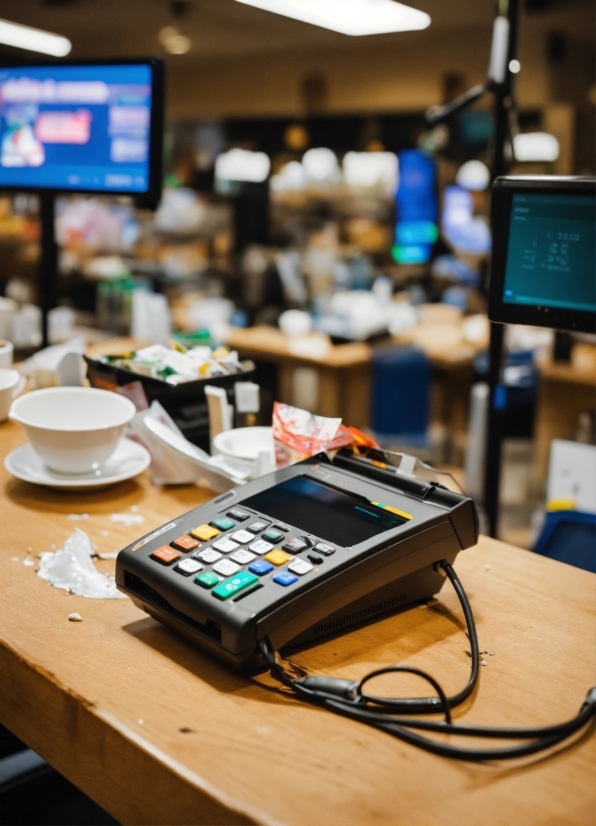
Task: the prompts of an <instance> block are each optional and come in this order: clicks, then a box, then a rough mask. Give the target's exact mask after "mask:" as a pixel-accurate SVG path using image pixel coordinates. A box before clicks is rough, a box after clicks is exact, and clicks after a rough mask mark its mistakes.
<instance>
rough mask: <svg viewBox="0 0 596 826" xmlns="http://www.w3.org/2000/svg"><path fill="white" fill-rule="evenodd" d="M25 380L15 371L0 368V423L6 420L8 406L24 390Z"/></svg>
mask: <svg viewBox="0 0 596 826" xmlns="http://www.w3.org/2000/svg"><path fill="white" fill-rule="evenodd" d="M26 384H27V379H26V378H25V376H21V374H20V373H19V372H17V371H16V370H7V369H6V368H5V367H0V422H5V421H6V420H7V419H8V411H9V410H10V405H11V404H12V403H13V401H14V400H15V399H16V397H17V396H18V395H19V393H22V392H23V390H24V389H25V385H26Z"/></svg>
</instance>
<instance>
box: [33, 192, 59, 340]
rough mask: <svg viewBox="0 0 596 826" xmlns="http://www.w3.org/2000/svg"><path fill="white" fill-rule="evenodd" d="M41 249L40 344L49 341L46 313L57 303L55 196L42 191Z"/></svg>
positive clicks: (39, 294) (38, 287)
mask: <svg viewBox="0 0 596 826" xmlns="http://www.w3.org/2000/svg"><path fill="white" fill-rule="evenodd" d="M39 220H40V224H41V251H40V256H39V270H38V274H37V295H38V301H39V305H40V307H41V338H42V346H43V347H47V346H48V344H49V343H50V340H49V335H48V333H49V330H48V313H49V311H50V310H51V309H53V308H54V307H55V306H56V305H57V303H58V245H57V244H56V228H55V223H56V215H55V196H54V195H53V194H52V193H49V192H42V193H41V194H40V196H39Z"/></svg>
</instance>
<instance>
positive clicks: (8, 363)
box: [0, 340, 14, 418]
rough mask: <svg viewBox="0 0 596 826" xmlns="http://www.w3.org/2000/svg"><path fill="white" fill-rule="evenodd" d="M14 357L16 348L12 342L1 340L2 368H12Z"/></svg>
mask: <svg viewBox="0 0 596 826" xmlns="http://www.w3.org/2000/svg"><path fill="white" fill-rule="evenodd" d="M13 356H14V347H13V346H12V342H11V341H2V340H0V367H5V368H6V367H12V359H13ZM5 418H6V417H5Z"/></svg>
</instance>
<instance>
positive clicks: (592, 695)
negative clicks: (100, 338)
mask: <svg viewBox="0 0 596 826" xmlns="http://www.w3.org/2000/svg"><path fill="white" fill-rule="evenodd" d="M586 706H591V707H592V708H593V709H594V711H595V712H596V686H593V687H592V688H591V689H590V690H589V691H588V693H587V694H586V699H585V700H584V703H583V705H582V709H584V708H585V707H586Z"/></svg>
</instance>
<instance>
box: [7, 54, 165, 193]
mask: <svg viewBox="0 0 596 826" xmlns="http://www.w3.org/2000/svg"><path fill="white" fill-rule="evenodd" d="M163 85H164V84H163V64H162V62H161V61H160V60H158V59H156V58H147V59H138V60H118V61H110V62H97V63H91V62H63V63H48V64H31V65H25V66H24V65H20V66H4V67H0V189H9V190H18V191H37V192H39V191H42V190H46V191H54V192H97V193H106V194H108V193H109V194H114V195H116V194H117V195H134V196H137V197H141V198H143V199H144V200H146V201H147V202H148V203H156V202H157V201H158V200H159V195H160V192H161V182H162V181H161V179H162V146H163V117H164V116H163V109H164V92H163Z"/></svg>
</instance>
